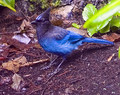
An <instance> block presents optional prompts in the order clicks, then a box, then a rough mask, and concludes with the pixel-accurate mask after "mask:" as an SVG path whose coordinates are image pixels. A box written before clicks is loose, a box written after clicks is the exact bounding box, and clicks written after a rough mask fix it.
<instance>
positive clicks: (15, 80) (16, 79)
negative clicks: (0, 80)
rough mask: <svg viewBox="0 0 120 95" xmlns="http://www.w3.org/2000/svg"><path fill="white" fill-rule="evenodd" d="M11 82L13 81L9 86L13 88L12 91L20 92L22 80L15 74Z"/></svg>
mask: <svg viewBox="0 0 120 95" xmlns="http://www.w3.org/2000/svg"><path fill="white" fill-rule="evenodd" d="M12 81H13V84H12V85H11V88H13V89H14V90H17V91H20V89H21V88H22V86H21V83H22V82H23V81H24V80H23V78H22V77H21V76H20V75H18V74H16V73H15V74H14V75H13V77H12Z"/></svg>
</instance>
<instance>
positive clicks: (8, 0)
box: [0, 0, 16, 12]
mask: <svg viewBox="0 0 120 95" xmlns="http://www.w3.org/2000/svg"><path fill="white" fill-rule="evenodd" d="M0 4H1V5H2V6H5V7H8V8H9V9H11V10H13V11H15V12H16V10H15V9H14V7H15V0H0Z"/></svg>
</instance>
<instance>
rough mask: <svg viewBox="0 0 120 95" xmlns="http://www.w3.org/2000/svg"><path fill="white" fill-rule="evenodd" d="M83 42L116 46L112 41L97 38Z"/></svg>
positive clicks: (86, 39)
mask: <svg viewBox="0 0 120 95" xmlns="http://www.w3.org/2000/svg"><path fill="white" fill-rule="evenodd" d="M82 42H87V43H98V44H109V45H114V43H113V42H111V41H108V40H103V39H96V38H85V39H84V40H83V41H82Z"/></svg>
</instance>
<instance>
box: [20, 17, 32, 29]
mask: <svg viewBox="0 0 120 95" xmlns="http://www.w3.org/2000/svg"><path fill="white" fill-rule="evenodd" d="M30 25H31V24H30V22H29V21H27V20H25V19H24V20H23V22H22V24H21V25H20V31H23V30H25V28H26V27H28V26H30Z"/></svg>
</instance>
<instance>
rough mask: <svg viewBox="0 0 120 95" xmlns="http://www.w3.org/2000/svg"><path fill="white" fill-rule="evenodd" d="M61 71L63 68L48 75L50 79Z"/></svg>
mask: <svg viewBox="0 0 120 95" xmlns="http://www.w3.org/2000/svg"><path fill="white" fill-rule="evenodd" d="M60 70H61V68H58V69H55V71H54V72H52V73H50V74H48V77H50V76H54V75H56V74H57V73H59V71H60Z"/></svg>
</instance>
